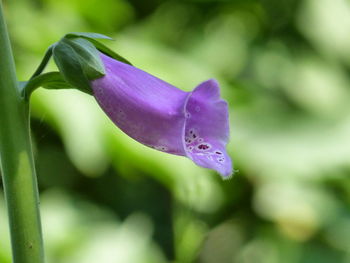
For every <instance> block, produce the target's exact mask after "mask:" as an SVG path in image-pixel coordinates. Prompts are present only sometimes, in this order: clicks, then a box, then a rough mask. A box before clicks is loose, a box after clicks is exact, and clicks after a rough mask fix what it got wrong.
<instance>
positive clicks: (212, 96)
mask: <svg viewBox="0 0 350 263" xmlns="http://www.w3.org/2000/svg"><path fill="white" fill-rule="evenodd" d="M185 117H186V123H185V131H184V145H185V150H186V154H187V156H188V157H189V158H190V159H192V160H193V161H194V162H195V163H196V164H198V165H200V166H202V167H205V168H210V169H214V170H216V171H218V172H219V173H220V174H221V175H222V176H223V177H224V178H228V177H230V176H231V175H232V162H231V159H230V157H229V156H228V154H227V152H226V144H227V142H228V139H229V120H228V108H227V103H226V102H225V101H224V100H222V99H220V91H219V86H218V83H217V82H216V81H215V80H208V81H205V82H203V83H202V84H200V85H199V86H197V87H196V88H195V89H194V91H193V92H192V93H190V95H189V97H188V100H187V103H186V105H185Z"/></svg>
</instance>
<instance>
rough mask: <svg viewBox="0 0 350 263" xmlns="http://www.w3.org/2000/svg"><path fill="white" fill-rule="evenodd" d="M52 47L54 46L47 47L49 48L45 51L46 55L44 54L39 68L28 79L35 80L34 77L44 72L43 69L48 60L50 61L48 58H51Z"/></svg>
mask: <svg viewBox="0 0 350 263" xmlns="http://www.w3.org/2000/svg"><path fill="white" fill-rule="evenodd" d="M53 47H54V45H51V46H49V48H48V49H47V50H46V53H45V55H44V58H43V59H42V61H41V63H40V65H39V67H38V68H37V69H36V71H35V72H34V73H33V75H32V76H31V77H30V79H32V78H35V77H36V76H38V75H40V74H41V73H42V72H43V71H44V69H45V67H46V65H47V63H49V60H50V58H51V56H52V49H53Z"/></svg>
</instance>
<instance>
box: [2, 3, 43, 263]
mask: <svg viewBox="0 0 350 263" xmlns="http://www.w3.org/2000/svg"><path fill="white" fill-rule="evenodd" d="M0 47H1V48H0V160H1V172H2V176H3V185H4V190H5V199H6V204H7V209H8V215H9V223H10V233H11V243H12V253H13V254H12V256H13V262H14V263H43V262H44V250H43V241H42V234H41V224H40V215H39V198H38V189H37V182H36V174H35V168H34V162H33V155H32V148H31V140H30V131H29V105H28V103H27V102H26V101H25V100H24V98H23V97H22V96H21V95H20V91H19V88H18V86H17V78H16V74H15V66H14V61H13V56H12V51H11V46H10V41H9V37H8V33H7V29H6V24H5V20H4V17H3V13H2V4H1V2H0Z"/></svg>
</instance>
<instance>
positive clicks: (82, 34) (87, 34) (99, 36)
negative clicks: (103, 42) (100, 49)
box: [64, 32, 113, 40]
mask: <svg viewBox="0 0 350 263" xmlns="http://www.w3.org/2000/svg"><path fill="white" fill-rule="evenodd" d="M64 37H65V38H75V37H83V38H92V39H95V38H96V39H108V40H113V38H111V37H109V36H106V35H102V34H99V33H90V32H71V33H68V34H66V35H65V36H64Z"/></svg>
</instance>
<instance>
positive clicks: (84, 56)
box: [61, 38, 105, 80]
mask: <svg viewBox="0 0 350 263" xmlns="http://www.w3.org/2000/svg"><path fill="white" fill-rule="evenodd" d="M61 42H63V43H66V44H68V45H70V46H71V47H72V48H73V49H74V51H75V52H76V54H77V55H78V57H79V61H80V64H81V66H82V69H83V72H84V73H85V75H86V77H87V78H88V80H94V79H97V78H100V77H102V76H104V75H105V69H104V65H103V63H102V60H101V58H100V55H99V54H98V51H97V49H96V48H95V46H94V45H93V44H91V43H90V42H89V41H87V40H85V39H83V38H74V39H66V38H64V39H62V40H61Z"/></svg>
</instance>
